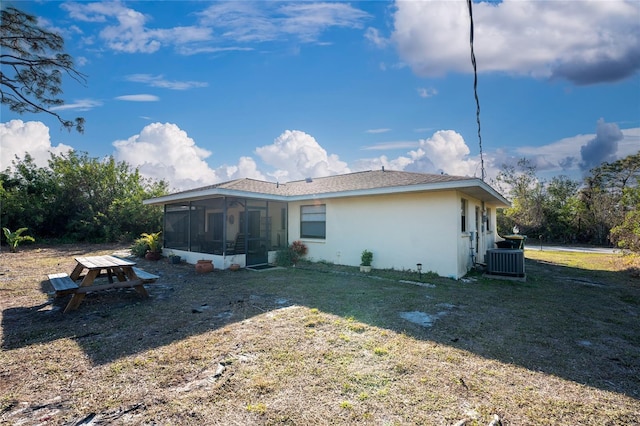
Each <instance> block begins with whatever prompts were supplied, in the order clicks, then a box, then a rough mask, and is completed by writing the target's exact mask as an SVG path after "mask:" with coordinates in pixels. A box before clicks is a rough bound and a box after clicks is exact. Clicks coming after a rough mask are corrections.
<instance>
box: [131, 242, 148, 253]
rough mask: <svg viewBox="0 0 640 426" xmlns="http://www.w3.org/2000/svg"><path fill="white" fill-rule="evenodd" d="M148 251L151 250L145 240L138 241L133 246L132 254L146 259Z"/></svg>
mask: <svg viewBox="0 0 640 426" xmlns="http://www.w3.org/2000/svg"><path fill="white" fill-rule="evenodd" d="M147 250H149V245H148V244H147V242H146V241H145V239H144V238H138V239H136V240H135V241H134V242H133V244H132V245H131V254H133V255H134V256H137V257H144V255H145V254H146V253H147Z"/></svg>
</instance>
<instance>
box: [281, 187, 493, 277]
mask: <svg viewBox="0 0 640 426" xmlns="http://www.w3.org/2000/svg"><path fill="white" fill-rule="evenodd" d="M461 198H465V199H467V200H468V212H467V219H468V225H467V230H468V231H469V232H466V233H463V232H461V225H460V222H461V220H460V200H461ZM315 203H317V204H326V206H327V218H326V220H327V237H326V239H324V240H316V239H307V238H300V206H302V205H310V204H313V202H308V201H305V202H291V203H289V242H290V243H291V242H292V241H295V240H302V241H303V242H304V243H305V244H306V245H307V246H308V247H309V254H308V258H309V259H311V260H313V261H320V260H325V261H329V262H333V263H336V264H342V265H352V266H357V265H359V264H360V254H361V253H362V251H363V250H364V249H368V250H371V251H372V252H373V268H379V269H383V268H394V269H397V270H403V269H405V270H406V269H410V270H414V271H415V270H416V264H417V263H422V265H423V266H422V271H423V272H427V271H433V272H435V273H437V274H438V275H440V276H444V277H451V278H460V277H462V276H464V275H465V274H467V272H468V271H469V269H471V267H472V265H473V264H472V261H471V256H470V254H471V252H470V239H471V232H470V231H472V230H475V229H476V223H475V208H476V206H478V208H479V211H480V214H482V203H481V202H480V201H479V200H476V199H473V198H471V197H469V196H468V195H465V194H462V193H460V192H457V191H442V192H430V193H411V194H391V195H379V196H368V197H351V198H334V199H322V198H318V199H317V200H315ZM484 208H485V209H487V208H490V223H491V224H492V228H491V229H490V230H489V231H487V230H486V229H484V230H483V229H480V233H481V234H480V235H481V236H480V249H479V251H478V258H477V261H480V262H482V261H483V260H484V254H485V253H486V250H487V248H493V246H494V245H493V244H494V241H495V230H494V229H495V228H493V227H494V226H495V223H496V222H495V220H496V218H495V215H496V209H495V207H493V206H489V205H485V206H484ZM480 223H482V221H481V220H480ZM480 228H482V226H481V227H480Z"/></svg>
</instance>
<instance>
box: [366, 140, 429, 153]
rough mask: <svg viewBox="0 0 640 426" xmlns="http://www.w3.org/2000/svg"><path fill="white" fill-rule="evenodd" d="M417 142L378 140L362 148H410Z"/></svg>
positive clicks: (373, 149)
mask: <svg viewBox="0 0 640 426" xmlns="http://www.w3.org/2000/svg"><path fill="white" fill-rule="evenodd" d="M418 144H419V142H418V141H417V140H412V141H411V140H409V141H388V142H380V143H376V144H373V145H368V146H365V147H363V148H362V149H363V150H365V151H387V150H390V149H410V148H415V147H417V146H418Z"/></svg>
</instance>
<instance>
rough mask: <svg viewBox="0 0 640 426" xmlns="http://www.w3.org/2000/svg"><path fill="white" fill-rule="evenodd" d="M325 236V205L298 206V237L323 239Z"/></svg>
mask: <svg viewBox="0 0 640 426" xmlns="http://www.w3.org/2000/svg"><path fill="white" fill-rule="evenodd" d="M326 236H327V206H326V204H319V205H314V206H300V237H301V238H318V239H324V238H326Z"/></svg>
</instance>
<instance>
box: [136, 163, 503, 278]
mask: <svg viewBox="0 0 640 426" xmlns="http://www.w3.org/2000/svg"><path fill="white" fill-rule="evenodd" d="M145 203H146V204H154V205H163V206H164V209H165V221H164V237H165V241H164V250H165V251H172V252H174V253H176V254H180V255H182V256H183V257H185V258H186V259H187V261H188V262H191V263H195V261H196V260H198V259H201V258H209V259H212V260H213V261H214V264H215V265H216V267H217V268H227V267H228V266H229V265H230V264H232V263H239V264H241V265H242V266H253V265H262V264H267V263H270V262H273V261H274V259H275V255H276V253H277V251H278V250H281V249H284V248H286V247H287V246H288V245H289V244H290V243H291V242H293V241H295V240H301V241H303V242H304V243H305V244H306V245H307V246H308V248H309V253H308V256H307V257H308V258H309V259H311V260H313V261H320V260H323V261H328V262H333V263H336V264H341V265H353V266H357V265H359V264H360V254H361V253H362V251H363V250H365V249H367V250H370V251H372V252H373V254H374V258H373V267H374V268H395V269H400V270H402V269H410V270H415V269H416V265H417V264H418V263H421V264H422V265H423V266H422V268H423V271H433V272H435V273H437V274H438V275H441V276H447V277H452V278H459V277H462V276H464V275H465V274H466V273H467V272H468V271H469V269H470V268H471V267H472V266H473V265H474V263H476V262H480V263H483V262H484V256H485V254H486V250H487V249H491V248H493V247H494V243H495V239H496V233H495V228H494V224H495V219H496V210H497V209H498V208H502V207H507V206H508V205H509V204H508V201H507V200H506V199H504V198H503V197H502V196H501V195H500V194H498V193H497V192H496V191H495V190H493V189H492V188H491V187H490V186H489V185H487V184H486V183H484V182H482V181H481V180H480V179H476V178H467V177H459V176H448V175H434V174H423V173H409V172H397V171H389V170H379V171H367V172H358V173H350V174H345V175H337V176H329V177H323V178H315V179H311V178H310V179H305V180H302V181H294V182H288V183H272V182H263V181H257V180H252V179H239V180H235V181H231V182H225V183H221V184H218V185H213V186H210V187H204V188H198V189H195V190H190V191H185V192H181V193H177V194H172V195H168V196H165V197H160V198H156V199H152V200H146V201H145Z"/></svg>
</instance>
